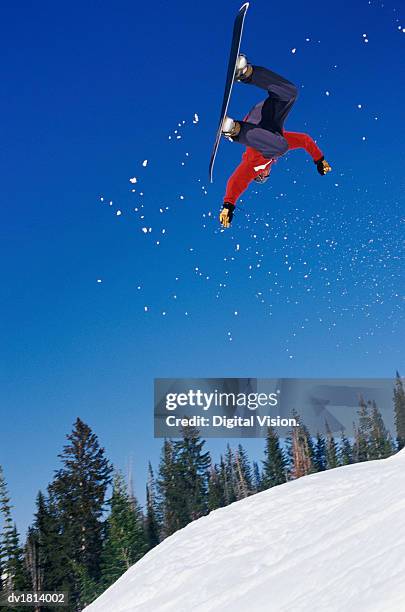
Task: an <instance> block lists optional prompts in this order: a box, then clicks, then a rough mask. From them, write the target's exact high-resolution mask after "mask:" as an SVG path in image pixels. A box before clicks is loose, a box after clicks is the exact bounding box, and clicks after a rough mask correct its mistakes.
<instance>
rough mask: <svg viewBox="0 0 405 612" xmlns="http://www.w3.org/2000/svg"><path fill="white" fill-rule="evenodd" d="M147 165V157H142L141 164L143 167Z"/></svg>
mask: <svg viewBox="0 0 405 612" xmlns="http://www.w3.org/2000/svg"><path fill="white" fill-rule="evenodd" d="M147 165H148V160H147V159H144V160H143V162H142V166H143V167H144V168H146V166H147Z"/></svg>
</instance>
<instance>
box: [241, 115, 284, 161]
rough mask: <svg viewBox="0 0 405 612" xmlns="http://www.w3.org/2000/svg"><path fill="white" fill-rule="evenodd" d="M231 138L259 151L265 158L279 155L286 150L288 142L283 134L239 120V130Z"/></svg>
mask: <svg viewBox="0 0 405 612" xmlns="http://www.w3.org/2000/svg"><path fill="white" fill-rule="evenodd" d="M233 140H234V141H235V142H239V143H241V144H243V145H245V146H246V147H252V148H253V149H256V151H260V153H261V154H262V155H263V157H265V158H266V159H273V158H276V157H280V156H281V155H284V153H286V152H287V151H288V142H287V141H286V139H285V138H284V136H282V135H281V134H279V133H278V132H270V131H269V130H266V129H264V128H262V127H260V126H258V125H255V124H254V123H248V122H246V121H240V132H239V134H238V136H237V137H236V138H233Z"/></svg>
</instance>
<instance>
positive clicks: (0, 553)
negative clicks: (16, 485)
mask: <svg viewBox="0 0 405 612" xmlns="http://www.w3.org/2000/svg"><path fill="white" fill-rule="evenodd" d="M0 524H2V532H1V536H0V567H1V572H2V573H1V574H0V583H1V586H2V590H4V591H11V590H23V589H25V588H26V586H27V581H28V576H27V573H26V572H25V568H24V561H23V550H22V548H21V546H20V542H19V536H18V532H17V527H16V526H15V524H14V523H13V519H12V516H11V500H10V497H9V494H8V490H7V484H6V481H5V478H4V473H3V469H2V467H1V466H0Z"/></svg>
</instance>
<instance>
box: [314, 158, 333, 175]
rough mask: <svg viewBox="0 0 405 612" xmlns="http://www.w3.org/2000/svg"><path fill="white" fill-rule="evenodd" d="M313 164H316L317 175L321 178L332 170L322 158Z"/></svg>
mask: <svg viewBox="0 0 405 612" xmlns="http://www.w3.org/2000/svg"><path fill="white" fill-rule="evenodd" d="M315 164H316V167H317V169H318V172H319V174H320V175H322V176H325V174H328V172H330V171H331V170H332V168H331V166H330V165H329V164H328V162H327V161H326V159H325V158H324V157H321V159H318V161H316V162H315Z"/></svg>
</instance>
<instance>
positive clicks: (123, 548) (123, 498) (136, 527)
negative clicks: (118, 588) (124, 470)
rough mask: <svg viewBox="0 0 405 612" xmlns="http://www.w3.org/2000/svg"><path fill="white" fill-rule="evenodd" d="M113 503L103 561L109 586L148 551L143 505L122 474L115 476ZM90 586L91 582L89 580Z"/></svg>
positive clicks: (104, 577) (104, 580)
mask: <svg viewBox="0 0 405 612" xmlns="http://www.w3.org/2000/svg"><path fill="white" fill-rule="evenodd" d="M110 505H111V512H110V515H109V517H108V519H107V524H106V538H105V542H104V547H103V552H102V562H101V565H102V584H103V586H104V587H105V588H107V587H108V586H110V585H111V584H112V583H113V582H115V581H116V580H118V578H119V577H120V576H121V575H122V574H123V573H124V572H125V571H126V570H127V569H129V568H130V567H131V565H133V564H134V563H136V561H138V560H139V559H140V558H141V557H142V556H143V555H144V554H145V552H146V550H147V542H146V537H145V532H144V528H143V517H142V513H141V510H140V507H139V505H138V503H137V501H136V500H135V499H131V497H130V495H129V493H128V489H127V487H126V485H125V481H124V479H123V477H122V475H121V474H119V473H116V474H115V476H114V484H113V493H112V498H111V500H110ZM89 587H91V584H90V583H89V582H87V588H89Z"/></svg>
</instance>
